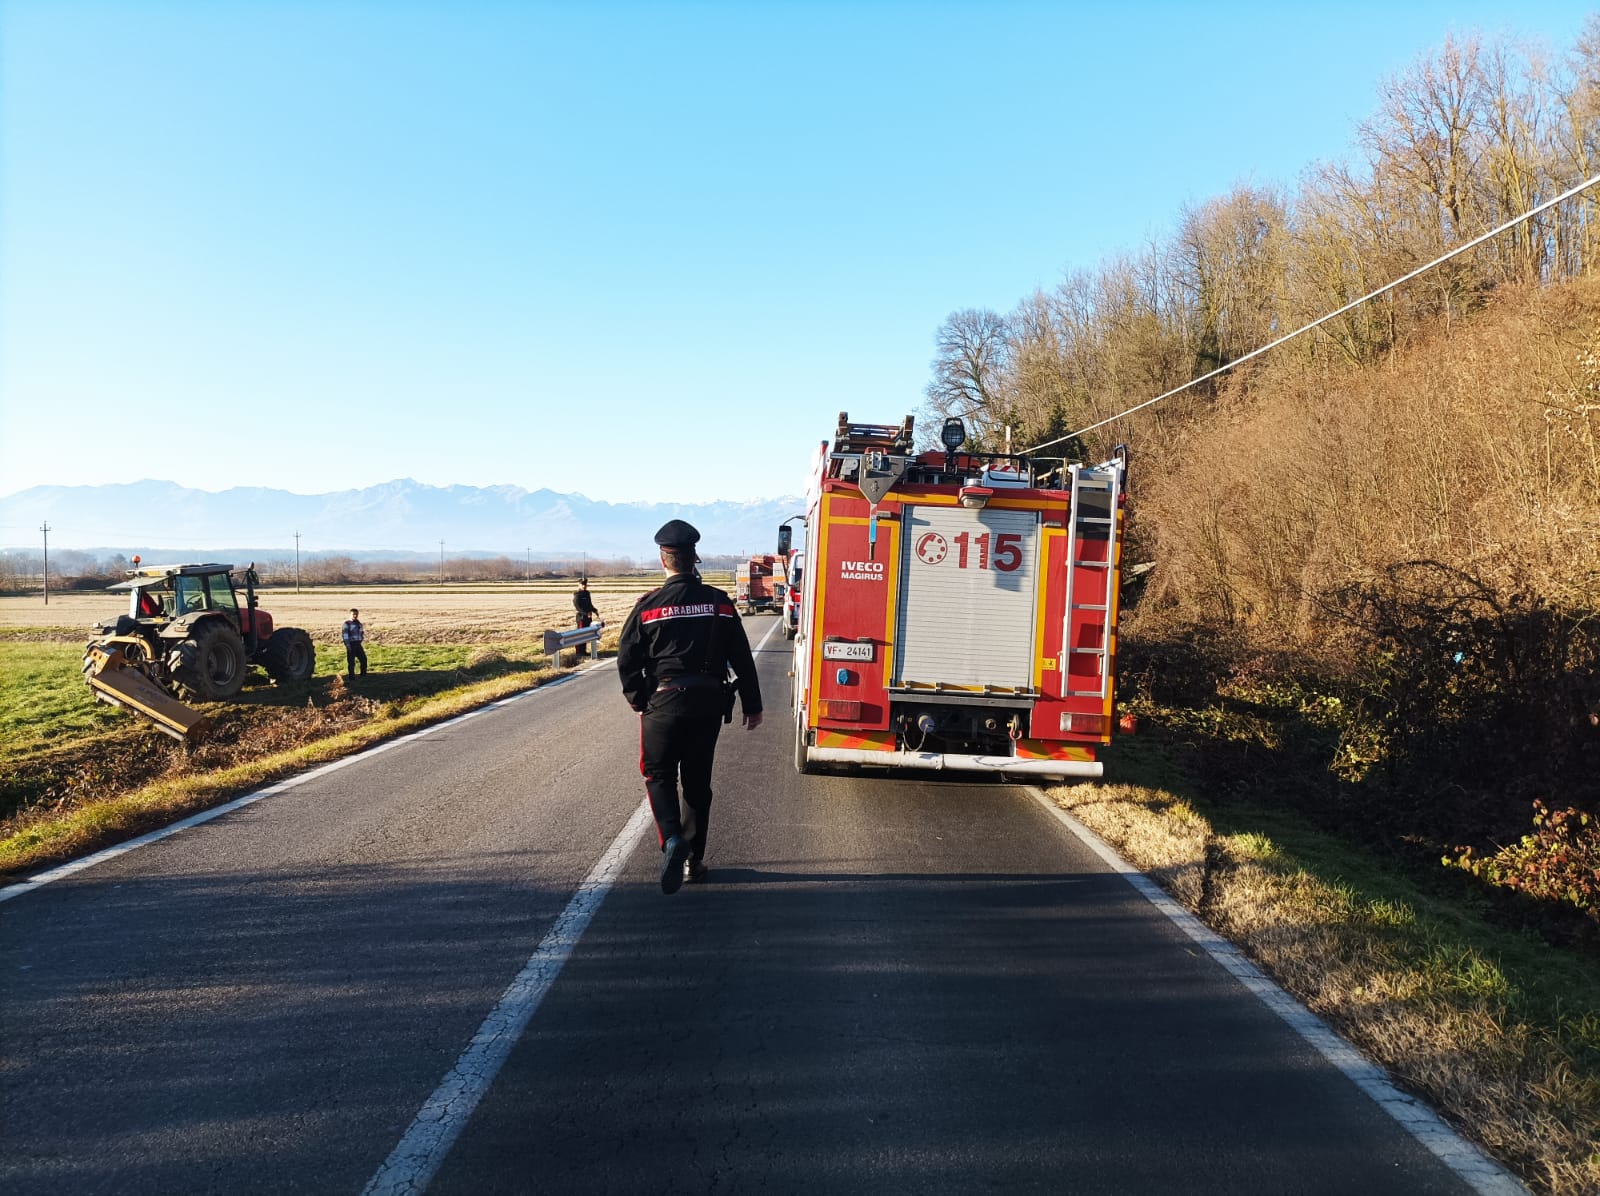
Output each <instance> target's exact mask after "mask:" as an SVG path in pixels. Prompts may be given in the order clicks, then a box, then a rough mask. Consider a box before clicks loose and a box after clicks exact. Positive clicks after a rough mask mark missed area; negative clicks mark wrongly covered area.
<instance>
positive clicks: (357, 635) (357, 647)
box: [340, 608, 367, 677]
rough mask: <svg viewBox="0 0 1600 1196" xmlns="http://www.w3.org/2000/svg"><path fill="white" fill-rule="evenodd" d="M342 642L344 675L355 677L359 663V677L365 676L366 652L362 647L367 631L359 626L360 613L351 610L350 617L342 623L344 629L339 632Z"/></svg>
mask: <svg viewBox="0 0 1600 1196" xmlns="http://www.w3.org/2000/svg"><path fill="white" fill-rule="evenodd" d="M340 636H341V638H343V640H344V675H345V676H346V677H354V676H355V675H356V662H357V661H360V662H361V675H362V676H363V677H365V676H366V675H367V650H366V648H365V647H364V646H363V645H364V644H365V643H366V640H367V629H366V628H365V627H363V626H362V625H361V612H360V611H358V610H356V609H354V608H351V611H350V617H349V618H348V619H346V620H345V622H344V629H343V631H341V632H340Z"/></svg>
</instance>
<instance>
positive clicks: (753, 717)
mask: <svg viewBox="0 0 1600 1196" xmlns="http://www.w3.org/2000/svg"><path fill="white" fill-rule="evenodd" d="M760 725H761V711H759V710H758V711H756V712H755V713H754V714H747V715H745V716H744V729H745V730H746V731H754V730H755V729H756V728H757V727H759V726H760Z"/></svg>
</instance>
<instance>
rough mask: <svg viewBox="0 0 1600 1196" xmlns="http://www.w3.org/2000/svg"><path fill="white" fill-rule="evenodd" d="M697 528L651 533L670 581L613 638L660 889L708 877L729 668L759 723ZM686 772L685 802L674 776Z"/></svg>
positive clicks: (741, 648)
mask: <svg viewBox="0 0 1600 1196" xmlns="http://www.w3.org/2000/svg"><path fill="white" fill-rule="evenodd" d="M699 540H700V533H699V532H698V531H696V530H695V529H694V528H693V527H692V526H691V525H690V524H687V523H685V522H684V521H683V520H681V519H673V520H671V521H670V522H668V523H667V524H666V525H665V526H663V527H662V529H661V530H660V531H658V532H657V533H656V544H657V545H659V546H660V549H661V567H662V568H663V569H665V570H666V573H667V580H666V582H665V584H663V585H662V586H661V588H660V589H658V590H652V591H651V592H650V593H648V594H646V595H645V596H644V597H643V598H641V599H639V602H638V604H637V605H636V606H635V607H634V608H633V613H631V614H630V615H629V616H628V621H627V623H625V624H624V625H623V628H622V640H621V643H620V644H619V645H618V647H617V671H618V672H620V673H621V674H622V693H623V696H624V697H626V698H627V699H628V705H630V706H632V707H633V708H634V709H635V710H636V711H638V712H639V771H640V772H641V773H643V774H644V787H645V792H646V793H648V794H649V796H650V812H651V813H652V814H654V815H655V820H656V833H657V836H658V837H659V838H660V840H661V850H662V853H663V854H664V856H665V859H664V860H663V862H662V867H661V891H662V892H663V893H676V892H677V891H678V889H679V887H680V886H681V885H682V884H683V874H684V867H685V865H687V866H688V871H689V880H690V881H691V882H694V883H699V882H700V881H702V880H704V879H705V876H706V864H705V854H706V827H707V826H708V824H709V822H710V818H711V765H712V761H713V758H714V757H715V755H716V750H717V735H718V733H719V732H720V731H721V730H722V724H723V723H724V722H732V721H733V690H732V689H730V683H729V682H728V681H727V676H728V670H729V668H730V667H731V668H732V669H733V672H734V675H735V676H736V677H737V679H738V680H737V683H736V688H737V692H738V696H739V704H740V705H741V706H742V707H743V709H744V725H745V727H746V728H747V729H748V730H751V731H754V730H755V729H756V728H757V727H759V726H760V725H761V686H760V683H759V682H758V681H757V680H756V666H755V660H754V659H753V657H752V655H751V652H750V641H749V640H748V639H746V638H745V634H744V623H743V622H742V621H741V620H740V618H739V612H738V611H737V610H735V609H734V606H733V600H732V599H731V598H729V597H728V596H727V594H725V593H723V592H722V591H721V590H719V589H716V588H714V587H712V586H708V585H706V584H704V583H703V582H702V581H701V580H700V575H699V574H698V573H696V572H695V568H694V566H695V562H697V561H698V560H699V559H700V558H699V557H698V556H696V555H695V550H694V546H695V544H697V543H698V542H699ZM680 775H681V776H682V778H683V793H682V806H681V807H680V805H679V792H678V779H679V776H680Z"/></svg>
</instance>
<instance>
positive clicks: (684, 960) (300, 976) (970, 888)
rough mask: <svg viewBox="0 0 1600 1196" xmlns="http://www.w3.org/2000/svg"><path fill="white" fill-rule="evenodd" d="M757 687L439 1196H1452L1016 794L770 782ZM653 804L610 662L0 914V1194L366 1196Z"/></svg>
mask: <svg viewBox="0 0 1600 1196" xmlns="http://www.w3.org/2000/svg"><path fill="white" fill-rule="evenodd" d="M747 626H748V628H749V630H750V635H751V640H752V642H757V641H759V640H760V638H761V637H762V635H763V634H764V633H765V632H766V631H767V629H768V628H769V627H770V626H771V620H768V619H751V620H749V621H748V623H747ZM760 661H761V669H762V677H763V689H764V692H765V694H766V696H767V702H768V704H769V709H770V711H771V717H770V719H769V721H768V723H767V725H766V726H764V727H762V728H761V729H760V730H758V731H756V732H745V731H742V730H740V729H738V728H737V727H735V728H731V729H729V730H727V731H725V733H724V739H723V743H722V747H721V749H720V750H719V760H718V767H717V777H716V787H717V800H716V804H715V806H714V807H713V821H712V826H711V848H710V852H709V862H710V864H711V875H710V878H709V882H708V883H707V884H705V885H703V886H685V888H684V889H683V890H682V891H681V892H679V893H678V894H677V895H675V896H672V897H666V896H663V895H662V893H661V892H660V890H659V887H658V883H657V878H658V874H659V858H660V857H659V855H658V853H657V851H656V846H655V840H654V833H653V831H650V832H647V833H645V834H642V835H640V836H639V838H638V845H637V848H636V849H635V850H633V851H632V853H631V855H629V856H628V857H627V858H626V863H625V865H624V866H623V869H622V872H621V875H620V877H619V879H618V881H617V883H616V885H615V887H614V888H613V889H612V890H611V891H610V893H609V895H608V896H606V897H605V899H604V902H603V904H601V905H600V906H599V908H598V911H597V912H596V913H595V914H594V917H593V920H592V921H591V922H590V923H589V924H588V926H587V928H586V930H585V931H584V933H583V935H582V938H581V939H580V940H579V941H578V942H577V944H576V946H575V948H574V949H573V951H572V954H571V957H570V959H569V960H568V961H567V963H566V965H565V968H564V970H562V971H561V972H560V974H559V976H558V977H557V979H556V980H555V982H554V984H553V986H552V987H551V988H550V990H549V992H548V994H547V995H546V996H545V997H544V1000H543V1002H542V1004H540V1005H539V1006H538V1008H537V1010H536V1012H535V1013H534V1015H533V1018H532V1020H531V1022H530V1023H529V1024H528V1026H527V1029H526V1030H525V1031H524V1033H523V1034H522V1036H521V1038H520V1040H518V1042H517V1045H516V1046H515V1048H514V1049H513V1050H512V1051H511V1053H510V1055H509V1057H508V1058H507V1059H506V1060H505V1063H504V1066H503V1067H502V1068H501V1069H500V1071H499V1072H498V1074H497V1075H496V1076H495V1078H494V1081H493V1083H492V1084H491V1085H490V1087H489V1089H488V1091H487V1094H486V1095H485V1097H484V1099H483V1100H482V1102H481V1104H479V1105H478V1106H477V1108H476V1110H475V1112H473V1113H472V1115H471V1117H470V1118H469V1119H468V1120H467V1121H466V1123H465V1128H464V1130H463V1131H462V1133H461V1135H460V1137H459V1139H458V1140H457V1141H456V1142H455V1144H454V1147H453V1148H452V1149H451V1150H450V1151H449V1153H448V1155H447V1156H445V1158H444V1162H443V1165H442V1167H441V1168H440V1169H439V1170H438V1173H437V1174H436V1175H435V1176H434V1178H433V1180H432V1184H431V1186H430V1187H429V1188H428V1190H429V1191H430V1192H431V1193H439V1194H443V1193H457V1192H459V1193H486V1192H534V1191H540V1192H559V1193H585V1192H613V1193H635V1192H643V1193H648V1192H708V1193H714V1192H730V1193H746V1192H807V1193H812V1192H872V1193H882V1192H918V1193H927V1192H950V1193H970V1192H976V1191H985V1190H1004V1191H1008V1192H1014V1191H1015V1192H1020V1191H1048V1192H1070V1193H1092V1192H1167V1191H1174V1192H1176V1191H1181V1192H1183V1193H1185V1194H1192V1193H1208V1192H1215V1193H1239V1192H1273V1193H1290V1192H1305V1193H1312V1192H1329V1193H1333V1192H1340V1193H1344V1192H1361V1193H1406V1194H1418V1193H1435V1192H1460V1191H1465V1190H1466V1189H1465V1187H1464V1186H1463V1185H1462V1184H1461V1183H1460V1181H1459V1180H1457V1179H1456V1178H1455V1177H1454V1176H1453V1175H1452V1174H1451V1173H1450V1172H1448V1171H1446V1170H1445V1169H1444V1168H1443V1167H1442V1166H1441V1165H1440V1164H1438V1163H1437V1162H1436V1161H1435V1160H1434V1158H1433V1156H1432V1155H1430V1154H1428V1153H1427V1151H1425V1150H1424V1149H1423V1148H1422V1147H1421V1146H1420V1145H1418V1144H1417V1143H1416V1141H1415V1140H1414V1139H1412V1138H1411V1137H1410V1136H1409V1135H1408V1134H1406V1133H1405V1132H1404V1131H1403V1130H1402V1129H1401V1128H1400V1127H1399V1126H1398V1125H1397V1124H1396V1123H1394V1122H1393V1121H1392V1120H1390V1119H1389V1118H1388V1116H1387V1115H1385V1114H1384V1113H1383V1112H1382V1111H1381V1110H1380V1109H1379V1107H1378V1106H1377V1105H1376V1104H1375V1103H1373V1102H1372V1101H1371V1100H1370V1099H1369V1098H1368V1097H1366V1096H1365V1095H1363V1094H1362V1093H1361V1092H1360V1091H1358V1090H1357V1089H1356V1088H1355V1087H1354V1085H1352V1084H1351V1083H1350V1082H1349V1081H1348V1080H1347V1079H1346V1078H1345V1077H1344V1076H1343V1075H1341V1074H1340V1073H1338V1072H1336V1071H1334V1070H1333V1069H1331V1068H1330V1067H1329V1066H1328V1065H1327V1064H1326V1063H1325V1062H1324V1061H1323V1060H1322V1058H1321V1057H1320V1056H1319V1055H1317V1054H1316V1053H1315V1052H1314V1051H1312V1050H1311V1049H1310V1048H1309V1047H1308V1046H1306V1045H1305V1044H1304V1043H1303V1042H1302V1041H1301V1040H1300V1039H1299V1038H1298V1037H1297V1036H1296V1035H1294V1033H1293V1032H1292V1031H1291V1030H1290V1029H1289V1028H1288V1027H1287V1026H1286V1025H1285V1024H1284V1023H1283V1022H1282V1021H1280V1020H1279V1019H1278V1018H1277V1017H1276V1016H1275V1015H1273V1014H1272V1013H1271V1012H1269V1011H1268V1010H1267V1009H1266V1008H1265V1007H1264V1006H1262V1005H1261V1004H1260V1003H1259V1002H1258V1001H1257V1000H1256V999H1255V998H1254V997H1253V996H1251V995H1250V994H1249V993H1247V992H1246V991H1245V990H1244V989H1243V988H1242V987H1241V986H1240V985H1239V984H1238V983H1237V982H1235V981H1234V980H1233V979H1231V978H1230V977H1229V976H1227V975H1226V973H1224V972H1223V971H1222V969H1221V968H1220V967H1218V966H1217V964H1216V963H1214V962H1213V961H1212V960H1211V959H1210V958H1209V957H1208V956H1206V955H1204V954H1203V953H1201V952H1199V951H1198V950H1197V949H1196V948H1195V947H1194V946H1193V944H1192V943H1190V942H1189V940H1188V939H1187V938H1185V937H1184V936H1183V935H1182V934H1181V933H1180V932H1179V931H1178V930H1177V929H1176V928H1175V927H1173V926H1172V924H1171V923H1169V922H1168V921H1166V919H1164V918H1163V917H1162V916H1161V915H1160V914H1159V913H1158V912H1157V911H1156V910H1155V909H1154V908H1153V907H1152V906H1150V905H1149V904H1148V903H1147V902H1146V901H1145V900H1144V899H1143V898H1141V897H1140V896H1139V895H1138V894H1137V893H1135V891H1134V890H1133V889H1132V888H1131V887H1129V885H1128V884H1127V883H1126V882H1125V881H1124V880H1122V879H1121V878H1120V877H1119V876H1117V875H1115V874H1114V873H1111V872H1109V871H1107V869H1106V866H1105V865H1104V864H1103V863H1101V862H1100V860H1099V859H1098V858H1097V857H1095V856H1094V855H1092V854H1091V853H1090V852H1089V851H1088V850H1087V849H1086V848H1085V847H1084V846H1083V845H1082V844H1081V843H1080V842H1079V841H1078V840H1077V839H1075V838H1074V837H1073V836H1072V835H1071V834H1070V832H1068V831H1067V830H1066V829H1064V828H1063V827H1062V826H1061V825H1060V824H1059V823H1057V822H1056V821H1055V820H1054V819H1052V818H1050V817H1049V816H1048V815H1047V814H1046V813H1045V812H1044V811H1043V810H1041V809H1040V807H1039V805H1038V804H1037V803H1036V802H1035V801H1034V800H1033V799H1032V798H1030V797H1029V796H1028V794H1027V793H1026V792H1025V791H1024V790H1023V789H1021V788H1020V787H1018V786H1014V785H1003V784H999V783H993V784H990V783H977V784H966V783H956V782H952V781H950V780H948V779H943V778H934V779H929V778H926V777H917V778H908V779H884V778H882V777H877V776H873V775H870V774H862V775H850V776H823V777H799V776H797V775H795V773H794V772H793V770H792V766H791V765H790V756H791V742H790V734H791V733H790V730H789V725H788V722H787V720H786V718H785V717H784V713H783V706H784V702H785V697H786V693H787V681H786V678H785V673H786V671H787V663H788V645H787V644H786V643H785V642H784V641H783V640H782V638H781V637H778V636H774V637H773V638H772V639H770V640H769V641H768V644H767V650H766V651H765V652H763V653H762V654H761V655H760ZM641 795H642V786H641V783H640V780H639V777H638V772H637V720H636V719H635V717H634V716H633V714H632V713H631V712H630V711H629V710H628V709H627V707H626V705H625V704H624V703H623V701H622V699H621V696H620V693H619V690H618V686H617V683H616V677H615V673H614V671H613V670H611V669H610V668H609V667H604V668H601V669H597V670H595V671H594V672H592V673H588V674H584V675H582V676H579V677H577V678H574V679H572V680H570V681H568V682H565V683H563V684H561V685H558V686H555V687H552V688H549V689H547V690H543V691H538V692H536V693H534V694H531V695H529V696H527V697H525V698H523V699H521V700H519V701H516V702H512V703H509V704H506V705H503V706H500V707H497V708H494V709H492V710H489V711H487V712H485V713H483V714H481V715H480V716H478V717H476V718H472V719H469V720H466V721H463V722H460V723H457V724H455V725H453V726H450V727H448V728H445V729H442V730H439V731H436V732H435V733H433V734H431V735H428V736H426V737H421V738H415V739H410V740H407V741H404V742H402V743H400V744H398V745H396V746H394V747H393V748H392V749H390V750H388V751H385V752H382V753H380V754H376V755H373V756H371V757H370V758H368V759H364V760H362V761H359V762H357V763H355V764H352V765H350V766H349V767H346V768H343V769H341V770H339V771H336V772H332V773H329V774H327V775H326V776H321V777H318V778H317V779H315V780H313V781H311V782H309V783H307V784H305V785H303V786H301V787H299V788H296V789H293V790H290V791H289V792H286V793H282V794H279V795H277V796H274V797H272V798H270V799H268V800H266V801H262V802H260V803H258V804H256V805H253V806H250V807H248V808H245V809H242V810H239V811H236V812H234V813H231V814H228V815H226V816H224V817H222V818H219V819H217V820H215V821H213V822H210V823H207V824H205V825H204V826H200V827H196V828H194V829H191V830H188V831H185V832H183V833H181V834H179V835H176V836H174V837H172V838H169V839H166V840H163V841H161V842H159V843H155V844H152V845H150V846H147V847H144V848H141V849H139V850H137V851H133V852H130V853H128V854H126V855H123V856H121V857H118V858H117V859H114V860H111V861H108V862H106V863H104V864H101V865H98V866H96V867H93V868H90V869H87V870H85V871H82V872H80V873H77V874H76V875H74V876H71V877H69V878H67V879H64V880H61V881H59V882H56V883H54V884H50V885H47V886H44V887H42V888H40V889H37V890H35V891H33V892H31V893H27V894H25V895H23V896H21V897H19V898H17V899H16V900H12V901H9V902H6V903H5V904H3V905H0V976H3V981H0V986H3V987H0V1044H3V1064H0V1068H3V1070H0V1190H4V1191H6V1192H7V1193H11V1194H12V1196H20V1194H22V1193H74V1194H87V1193H101V1192H104V1193H112V1192H115V1193H174V1192H228V1193H237V1192H285V1191H314V1192H348V1193H357V1192H360V1191H361V1190H362V1188H363V1186H364V1185H366V1184H367V1183H368V1181H369V1180H370V1179H371V1178H372V1177H373V1176H374V1174H375V1173H376V1172H377V1171H378V1169H379V1168H380V1167H381V1166H382V1165H383V1163H384V1161H385V1159H386V1158H387V1157H388V1156H389V1155H390V1152H391V1151H393V1150H394V1149H395V1147H396V1144H397V1143H398V1142H399V1141H400V1140H401V1138H402V1136H403V1135H404V1134H406V1132H407V1128H408V1126H410V1125H411V1123H412V1121H413V1118H414V1117H416V1115H417V1113H418V1110H419V1108H421V1106H422V1105H423V1102H424V1101H426V1100H427V1099H428V1097H429V1095H430V1093H432V1092H433V1091H434V1089H435V1087H436V1086H437V1085H438V1084H439V1083H440V1081H441V1079H442V1078H443V1077H444V1076H445V1075H446V1073H448V1072H449V1071H450V1070H451V1068H452V1066H453V1065H454V1064H455V1063H456V1061H457V1059H458V1057H460V1056H461V1054H462V1052H463V1050H464V1049H465V1048H466V1047H467V1045H468V1043H469V1042H470V1041H471V1040H472V1038H473V1036H474V1034H475V1033H476V1032H477V1030H478V1028H479V1026H480V1024H481V1023H482V1022H483V1020H484V1018H485V1015H486V1014H488V1013H489V1011H490V1010H491V1008H493V1007H494V1006H495V1004H496V1002H497V1001H498V1000H499V999H500V997H501V994H502V993H503V992H504V991H505V989H506V986H507V984H508V982H510V981H511V979H512V978H513V977H514V976H516V975H517V973H518V972H519V970H520V969H522V968H523V966H524V964H525V963H527V961H528V960H529V957H530V954H532V953H533V952H534V950H535V948H536V947H537V946H538V945H539V944H540V942H541V940H542V939H544V937H545V935H546V934H547V932H549V931H550V929H551V927H552V925H553V924H554V923H555V921H556V919H557V918H558V916H560V915H561V913H562V910H563V909H564V908H565V907H566V906H567V903H568V901H569V899H571V898H572V895H573V893H574V891H575V890H576V889H577V888H578V886H579V885H580V883H581V882H582V881H583V879H584V877H585V876H586V875H587V874H588V873H589V871H590V869H591V867H593V866H594V864H595V861H596V860H597V859H598V858H599V857H600V856H601V855H602V853H603V852H604V851H605V850H606V848H607V846H608V845H609V844H611V843H612V841H613V840H614V839H615V838H616V837H617V835H618V834H619V832H620V831H621V830H622V829H623V828H624V827H625V826H626V825H627V824H628V821H629V819H630V817H631V816H632V815H633V814H634V812H635V810H636V808H637V807H638V805H639V801H640V798H641Z"/></svg>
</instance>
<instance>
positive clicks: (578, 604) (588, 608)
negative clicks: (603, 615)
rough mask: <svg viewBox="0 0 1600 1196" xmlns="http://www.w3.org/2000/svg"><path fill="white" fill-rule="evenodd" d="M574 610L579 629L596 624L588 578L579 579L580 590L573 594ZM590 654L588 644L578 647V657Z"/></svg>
mask: <svg viewBox="0 0 1600 1196" xmlns="http://www.w3.org/2000/svg"><path fill="white" fill-rule="evenodd" d="M572 609H573V610H575V611H576V612H577V625H578V626H579V627H588V626H589V625H590V624H592V623H593V622H594V616H595V613H596V612H595V609H594V599H593V598H591V597H590V596H589V579H588V578H587V577H580V578H578V588H577V589H576V590H574V591H573V592H572ZM589 654H590V653H589V645H588V644H579V645H578V655H579V656H580V657H582V656H588V655H589ZM596 655H598V653H596Z"/></svg>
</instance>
